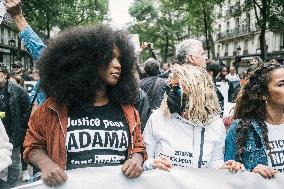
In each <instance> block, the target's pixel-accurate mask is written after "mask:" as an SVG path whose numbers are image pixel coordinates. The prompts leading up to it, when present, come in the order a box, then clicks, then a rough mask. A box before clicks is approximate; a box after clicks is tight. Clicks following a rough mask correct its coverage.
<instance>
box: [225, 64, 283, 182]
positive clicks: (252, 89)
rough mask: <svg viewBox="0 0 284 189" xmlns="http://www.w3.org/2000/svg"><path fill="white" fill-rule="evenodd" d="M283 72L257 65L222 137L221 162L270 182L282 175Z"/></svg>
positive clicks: (276, 66) (271, 65)
mask: <svg viewBox="0 0 284 189" xmlns="http://www.w3.org/2000/svg"><path fill="white" fill-rule="evenodd" d="M283 109H284V68H283V66H280V65H279V64H268V65H261V66H260V67H259V68H257V69H256V70H255V71H254V72H253V74H252V75H251V76H250V78H249V80H248V82H247V83H246V84H245V85H244V86H243V88H242V91H241V93H240V94H239V96H238V98H237V102H236V108H235V112H234V118H235V119H236V120H235V121H234V123H233V124H232V126H231V128H230V129H229V131H228V134H227V137H226V147H225V160H232V159H233V160H236V161H238V162H241V163H243V164H244V166H245V168H246V169H248V170H250V171H252V172H254V173H259V174H260V175H262V176H263V177H265V178H272V177H274V176H275V174H276V173H277V172H284V165H283V158H282V157H283V151H284V146H283V145H281V144H282V143H283V138H284V112H283Z"/></svg>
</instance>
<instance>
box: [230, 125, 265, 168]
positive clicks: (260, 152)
mask: <svg viewBox="0 0 284 189" xmlns="http://www.w3.org/2000/svg"><path fill="white" fill-rule="evenodd" d="M239 122H240V120H235V121H234V122H233V123H232V125H231V127H230V129H229V130H228V133H227V136H226V140H225V156H224V160H225V161H227V160H235V161H239V162H240V160H239V158H238V157H236V154H237V151H236V148H237V145H236V142H237V141H236V137H237V134H236V129H237V127H238V124H239ZM251 124H252V128H251V129H250V130H249V133H248V138H247V141H246V144H245V149H244V153H243V156H242V159H243V160H242V162H241V163H243V164H244V166H245V168H246V169H248V170H252V169H253V168H254V167H256V166H257V165H258V164H263V165H268V159H267V154H266V147H265V142H264V139H263V136H262V130H261V128H260V126H259V124H260V123H259V121H258V120H252V121H251Z"/></svg>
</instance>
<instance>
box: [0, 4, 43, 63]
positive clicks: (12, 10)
mask: <svg viewBox="0 0 284 189" xmlns="http://www.w3.org/2000/svg"><path fill="white" fill-rule="evenodd" d="M4 5H5V7H6V9H7V12H8V13H9V14H10V15H11V17H12V19H13V20H14V22H15V24H16V26H17V28H18V29H19V31H20V38H21V39H22V41H23V42H24V46H25V47H26V49H27V51H28V52H29V54H30V55H31V56H32V58H33V60H35V61H37V60H38V59H39V58H40V55H41V54H42V52H43V50H44V49H45V48H46V46H45V45H44V43H43V41H42V40H41V39H40V38H39V37H38V35H37V34H36V33H35V32H34V31H33V29H32V28H31V27H30V26H29V24H28V22H27V21H26V19H25V17H24V16H23V14H22V9H21V1H20V0H5V1H4Z"/></svg>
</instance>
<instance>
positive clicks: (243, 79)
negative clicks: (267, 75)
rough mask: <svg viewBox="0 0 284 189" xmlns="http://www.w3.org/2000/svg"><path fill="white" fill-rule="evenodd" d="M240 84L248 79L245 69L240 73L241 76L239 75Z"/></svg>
mask: <svg viewBox="0 0 284 189" xmlns="http://www.w3.org/2000/svg"><path fill="white" fill-rule="evenodd" d="M240 79H241V80H240V85H241V86H242V85H243V84H245V83H246V81H247V79H248V72H247V70H246V71H244V72H243V73H242V74H241V77H240Z"/></svg>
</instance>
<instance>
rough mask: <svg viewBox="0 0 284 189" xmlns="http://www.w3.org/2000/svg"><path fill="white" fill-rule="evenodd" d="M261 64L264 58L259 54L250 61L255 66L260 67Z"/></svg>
mask: <svg viewBox="0 0 284 189" xmlns="http://www.w3.org/2000/svg"><path fill="white" fill-rule="evenodd" d="M261 64H262V60H261V58H260V57H258V56H255V57H253V59H252V60H251V62H250V65H251V66H254V67H259V66H260V65H261Z"/></svg>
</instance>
